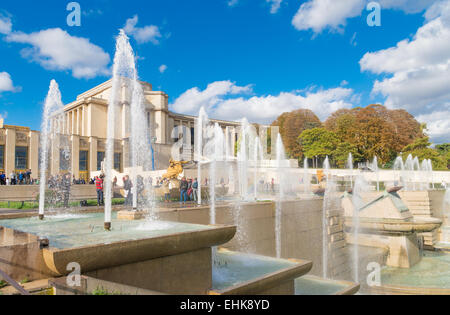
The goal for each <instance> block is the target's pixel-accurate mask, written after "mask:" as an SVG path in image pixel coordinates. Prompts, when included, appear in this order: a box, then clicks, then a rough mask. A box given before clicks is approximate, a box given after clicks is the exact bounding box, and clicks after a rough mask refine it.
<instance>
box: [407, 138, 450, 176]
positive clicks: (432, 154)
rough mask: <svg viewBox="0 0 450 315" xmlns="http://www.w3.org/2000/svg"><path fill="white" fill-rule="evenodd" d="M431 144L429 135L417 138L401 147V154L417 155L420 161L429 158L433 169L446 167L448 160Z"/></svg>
mask: <svg viewBox="0 0 450 315" xmlns="http://www.w3.org/2000/svg"><path fill="white" fill-rule="evenodd" d="M431 145H432V143H430V138H429V137H422V138H418V139H416V140H415V141H414V142H413V143H411V144H410V145H407V146H406V147H405V148H404V149H403V155H404V156H407V155H409V154H411V155H412V156H417V157H418V158H419V160H420V161H423V160H425V159H430V160H431V162H432V163H433V168H434V169H441V170H442V169H447V166H448V161H447V160H446V159H445V157H444V156H442V155H440V154H439V151H438V150H435V149H433V148H431Z"/></svg>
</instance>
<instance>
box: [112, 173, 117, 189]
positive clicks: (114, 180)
mask: <svg viewBox="0 0 450 315" xmlns="http://www.w3.org/2000/svg"><path fill="white" fill-rule="evenodd" d="M112 184H113V188H114V187H116V186H117V176H115V177H114V179H113V182H112Z"/></svg>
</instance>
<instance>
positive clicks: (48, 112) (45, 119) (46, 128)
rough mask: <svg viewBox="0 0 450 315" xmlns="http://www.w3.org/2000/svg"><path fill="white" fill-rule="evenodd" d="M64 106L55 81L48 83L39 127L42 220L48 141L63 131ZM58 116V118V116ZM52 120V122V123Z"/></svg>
mask: <svg viewBox="0 0 450 315" xmlns="http://www.w3.org/2000/svg"><path fill="white" fill-rule="evenodd" d="M63 108H64V105H63V103H62V101H61V92H60V91H59V87H58V83H56V81H55V80H52V81H51V82H50V88H49V91H48V94H47V98H46V99H45V103H44V112H43V115H42V125H41V148H42V151H41V157H40V158H41V160H40V169H41V173H40V180H39V183H40V192H39V193H40V195H39V219H40V220H43V219H44V212H45V187H46V186H47V167H48V153H49V151H48V150H49V146H50V141H49V140H50V139H52V140H54V141H55V140H56V137H59V135H60V134H61V133H62V131H63V129H64V128H63V127H64V116H63V115H62V114H63ZM58 115H59V116H58ZM52 120H53V121H52Z"/></svg>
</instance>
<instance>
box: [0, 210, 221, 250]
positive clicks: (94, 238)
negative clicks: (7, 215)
mask: <svg viewBox="0 0 450 315" xmlns="http://www.w3.org/2000/svg"><path fill="white" fill-rule="evenodd" d="M103 220H104V215H103V214H101V213H99V214H80V215H78V214H67V215H55V216H48V217H46V218H45V220H44V221H40V220H39V219H38V218H36V217H34V218H24V219H14V220H0V226H3V227H6V228H10V229H14V230H17V231H21V232H25V233H30V234H34V235H37V236H39V237H41V238H47V239H48V240H49V241H50V246H51V247H54V248H57V249H68V248H77V247H83V246H89V245H98V244H110V243H114V242H120V241H132V240H142V239H147V238H152V237H158V236H165V235H170V234H176V233H185V232H192V231H203V230H207V229H212V228H213V227H210V226H205V225H196V224H185V223H177V222H163V221H145V220H144V221H121V220H117V214H114V215H113V220H112V230H111V231H110V232H107V231H105V230H104V228H103Z"/></svg>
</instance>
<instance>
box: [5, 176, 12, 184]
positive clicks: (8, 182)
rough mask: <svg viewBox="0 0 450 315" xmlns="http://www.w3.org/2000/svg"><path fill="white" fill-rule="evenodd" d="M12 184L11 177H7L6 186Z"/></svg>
mask: <svg viewBox="0 0 450 315" xmlns="http://www.w3.org/2000/svg"><path fill="white" fill-rule="evenodd" d="M9 185H11V180H10V179H9V177H7V178H6V186H9Z"/></svg>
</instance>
